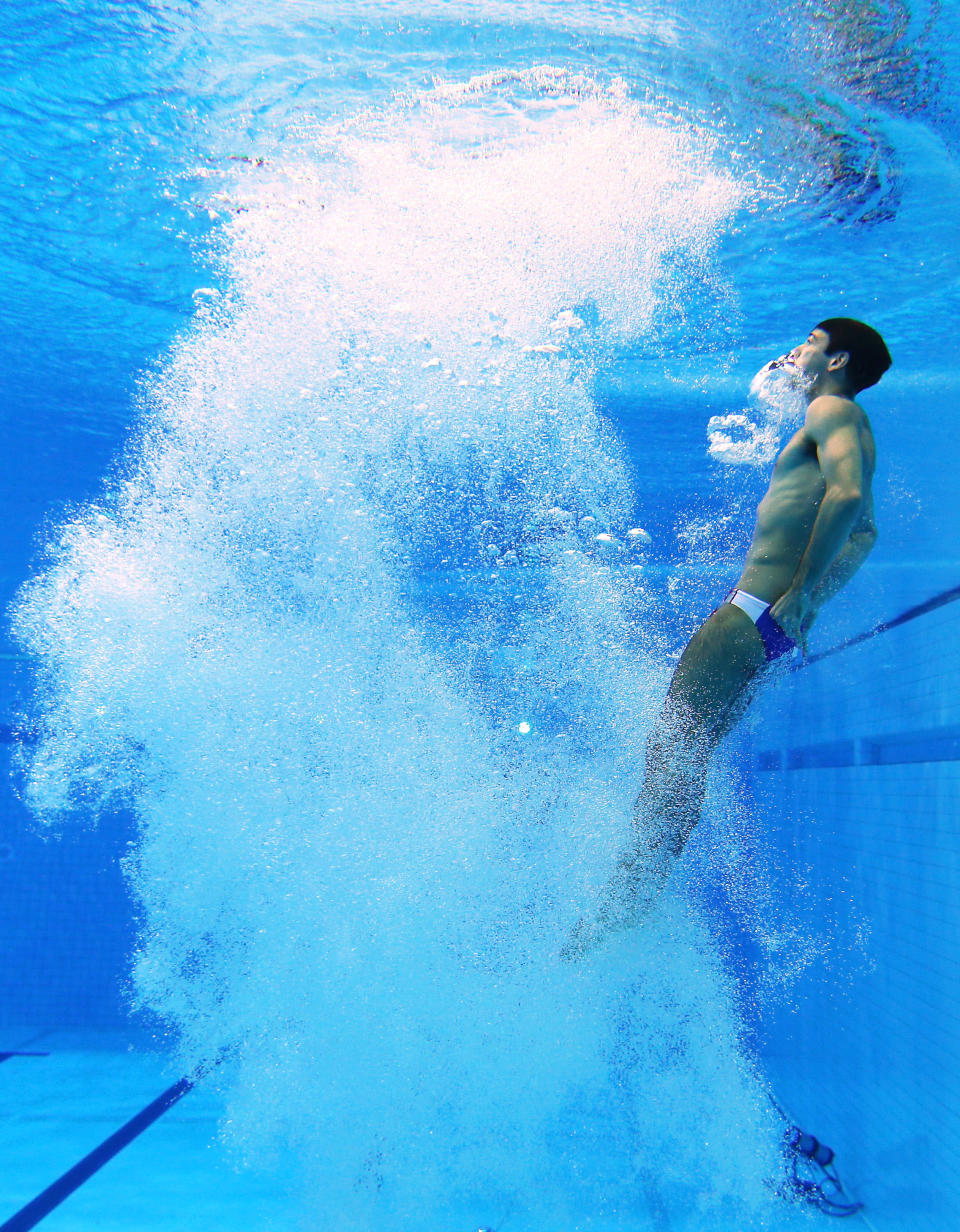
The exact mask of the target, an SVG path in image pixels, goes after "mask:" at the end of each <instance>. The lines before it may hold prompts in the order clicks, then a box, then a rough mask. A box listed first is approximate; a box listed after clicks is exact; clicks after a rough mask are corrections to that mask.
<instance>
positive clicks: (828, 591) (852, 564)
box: [810, 525, 877, 609]
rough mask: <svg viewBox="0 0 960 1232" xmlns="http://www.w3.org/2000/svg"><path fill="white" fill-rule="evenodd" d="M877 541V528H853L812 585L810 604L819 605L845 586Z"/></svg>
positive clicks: (815, 606)
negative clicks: (837, 552) (815, 583)
mask: <svg viewBox="0 0 960 1232" xmlns="http://www.w3.org/2000/svg"><path fill="white" fill-rule="evenodd" d="M876 541H877V529H876V527H875V526H873V525H871V526H870V527H869V529H864V530H859V529H856V528H855V529H854V530H853V531H852V532H851V534H850V538H849V539H848V540H847V542H846V543H845V544H844V546H843V548H842V550H841V552H840V555H839V556H838V557H837V559H836V560H835V561H834V562H833V564H832V565H831V566H830V568H829V569H828V570H827V572H826V573H825V574H824V575H823V577H822V578H821V579H820V582H819V583H818V584H817V585H816V586H815V587H814V589H813V593H812V594H811V595H810V606H811V607H812V608H814V609H816V608H819V607H821V606H822V605H823V604H824V603H826V601H827V600H828V599H832V598H833V596H834V595H835V594H838V593H839V592H840V591H841V590H843V588H844V586H846V584H847V582H849V581H850V579H851V578H852V577H853V575H854V574H855V573H856V572H857V570H858V569H859V568H860V566H861V565H862V564H863V562H864V561H865V560H866V559H867V557H868V556H869V555H870V553H871V552H872V551H873V545H874V544H875V543H876Z"/></svg>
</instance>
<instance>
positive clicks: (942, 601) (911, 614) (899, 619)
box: [790, 586, 960, 672]
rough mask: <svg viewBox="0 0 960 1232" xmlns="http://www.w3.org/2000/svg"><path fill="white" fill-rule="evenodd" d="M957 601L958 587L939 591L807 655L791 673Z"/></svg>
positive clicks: (959, 593) (959, 589) (959, 587)
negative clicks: (841, 640)
mask: <svg viewBox="0 0 960 1232" xmlns="http://www.w3.org/2000/svg"><path fill="white" fill-rule="evenodd" d="M957 599H960V586H951V587H950V589H949V590H943V591H941V592H940V594H939V595H934V596H933V598H932V599H925V600H924V601H923V603H918V604H916V605H915V606H914V607H908V608H907V609H906V611H904V612H901V613H900V615H899V616H893V617H891V618H890V620H881V621H880V623H879V624H878V625H874V626H873V628H872V629H867V630H866V632H865V633H858V634H857V635H856V637H850V638H847V640H846V641H845V642H840V643H839V645H837V646H831V647H830V649H829V650H821V651H819V652H818V653H817V654H812V655H807V657H806V658H805V659H804V660H803V662H802V663H796V664H794V665H793V666H792V667H791V668H790V670H791V671H792V672H799V671H802V670H803V668H805V667H809V666H810V665H811V664H812V663H819V662H820V660H821V659H829V658H830V656H831V655H835V654H839V653H840V651H841V650H851V649H852V648H853V647H854V646H859V645H860V643H861V642H868V641H870V639H871V638H872V637H878V636H879V635H880V634H881V633H886V632H888V630H890V629H896V628H898V627H899V626H900V625H905V624H907V623H908V622H909V621H911V620H916V619H917V617H918V616H926V614H927V613H928V612H935V611H936V610H937V608H938V607H946V605H947V604H948V603H955V602H956V600H957Z"/></svg>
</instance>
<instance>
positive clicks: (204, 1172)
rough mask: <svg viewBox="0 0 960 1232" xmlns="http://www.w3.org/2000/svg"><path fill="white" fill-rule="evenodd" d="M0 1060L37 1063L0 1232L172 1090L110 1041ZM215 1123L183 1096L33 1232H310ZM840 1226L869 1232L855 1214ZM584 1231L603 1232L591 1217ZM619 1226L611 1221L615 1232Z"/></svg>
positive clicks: (5, 1093)
mask: <svg viewBox="0 0 960 1232" xmlns="http://www.w3.org/2000/svg"><path fill="white" fill-rule="evenodd" d="M4 1052H37V1053H46V1054H47V1055H45V1056H11V1057H9V1058H8V1059H7V1060H5V1061H4V1062H3V1063H2V1064H0V1159H2V1160H3V1164H4V1167H3V1169H2V1173H0V1176H2V1179H0V1226H2V1221H5V1220H7V1219H9V1218H10V1217H11V1216H12V1215H14V1214H15V1213H16V1212H17V1211H19V1210H20V1209H21V1208H22V1207H23V1206H25V1205H26V1204H27V1203H28V1202H30V1201H31V1200H32V1199H33V1198H35V1197H36V1196H37V1195H38V1194H39V1193H41V1192H42V1191H43V1190H45V1189H46V1188H47V1186H49V1185H51V1184H52V1183H53V1182H54V1181H56V1180H57V1179H58V1178H59V1177H60V1176H62V1175H63V1173H65V1172H66V1171H67V1170H68V1169H69V1168H71V1167H72V1166H73V1165H74V1164H76V1163H77V1162H78V1161H79V1160H80V1159H82V1158H83V1157H84V1156H85V1155H86V1154H87V1153H88V1152H90V1151H92V1150H93V1149H94V1148H95V1147H97V1146H98V1145H99V1144H100V1143H102V1142H103V1141H104V1139H106V1138H108V1137H109V1136H110V1135H111V1134H112V1133H114V1132H115V1131H116V1130H118V1129H119V1128H120V1127H121V1126H122V1125H124V1124H125V1123H126V1122H127V1121H129V1120H130V1118H131V1117H133V1116H134V1115H136V1113H138V1112H139V1111H140V1110H141V1109H142V1108H144V1107H145V1106H146V1105H147V1104H149V1103H151V1102H152V1101H153V1100H154V1099H156V1098H157V1097H158V1096H159V1095H161V1094H162V1093H163V1092H164V1091H166V1090H167V1089H168V1088H169V1087H170V1086H171V1085H172V1083H173V1082H174V1081H175V1078H174V1077H172V1076H171V1073H170V1068H169V1063H168V1059H167V1058H166V1057H164V1056H163V1055H162V1054H160V1053H151V1052H147V1051H140V1050H135V1049H133V1048H132V1047H131V1046H130V1045H129V1043H128V1042H127V1041H126V1040H125V1039H123V1038H122V1037H120V1036H114V1035H110V1034H92V1033H86V1032H85V1033H78V1032H65V1031H39V1030H32V1031H31V1030H26V1029H25V1030H22V1031H0V1053H4ZM219 1115H220V1104H219V1102H218V1100H217V1099H216V1097H215V1096H214V1095H213V1094H212V1093H211V1092H209V1091H205V1090H204V1089H203V1088H202V1087H196V1088H194V1089H193V1090H192V1091H190V1092H188V1094H187V1095H185V1096H184V1098H183V1099H181V1100H180V1101H179V1102H178V1103H176V1104H175V1105H174V1106H173V1107H171V1108H170V1109H168V1110H167V1111H166V1112H165V1113H164V1114H163V1115H162V1116H161V1117H160V1118H159V1119H158V1120H157V1121H155V1122H154V1123H153V1124H152V1125H151V1126H150V1127H149V1128H147V1129H146V1130H144V1131H143V1132H142V1133H141V1134H140V1135H139V1136H138V1137H137V1138H135V1139H134V1140H133V1141H132V1142H130V1143H129V1145H127V1146H126V1147H125V1148H124V1149H123V1150H121V1151H120V1152H119V1154H118V1155H116V1156H115V1157H114V1158H112V1159H111V1160H109V1162H107V1163H106V1164H104V1166H103V1167H102V1168H101V1169H100V1170H99V1171H98V1172H97V1173H96V1174H95V1175H93V1176H92V1177H91V1178H90V1179H89V1180H87V1181H86V1182H85V1183H84V1184H82V1185H81V1186H80V1187H79V1188H78V1189H77V1190H76V1191H75V1192H73V1193H72V1194H70V1196H69V1197H67V1198H66V1199H65V1200H64V1201H63V1202H62V1204H61V1205H59V1206H57V1207H56V1209H55V1210H53V1211H52V1212H51V1213H50V1214H49V1215H47V1216H46V1217H45V1218H44V1219H43V1221H42V1227H43V1229H44V1232H89V1230H90V1229H91V1228H96V1229H97V1232H187V1230H189V1232H196V1229H203V1232H303V1229H304V1228H305V1227H307V1226H310V1227H311V1229H315V1228H316V1224H315V1223H314V1222H313V1221H311V1222H310V1224H309V1225H308V1224H307V1223H306V1222H305V1221H304V1218H303V1216H302V1214H301V1213H300V1211H299V1209H298V1207H297V1203H296V1201H295V1199H294V1198H293V1197H292V1195H291V1194H290V1192H289V1189H288V1187H287V1185H286V1184H285V1183H284V1178H283V1176H282V1175H280V1174H279V1173H276V1172H275V1173H272V1174H271V1173H270V1172H260V1171H256V1172H255V1171H252V1170H246V1171H237V1170H236V1169H235V1167H234V1165H233V1163H232V1161H231V1158H230V1157H229V1155H228V1152H227V1150H226V1148H225V1147H224V1146H223V1145H222V1144H221V1143H220V1142H219V1141H218V1140H217V1136H216V1126H217V1119H218V1117H219ZM775 1218H776V1224H775V1225H772V1226H771V1232H793V1230H795V1229H796V1230H798V1232H799V1230H800V1229H804V1230H806V1232H810V1229H812V1228H816V1227H825V1226H828V1225H830V1224H833V1223H834V1221H833V1220H829V1219H827V1218H826V1217H825V1216H822V1215H818V1214H817V1213H815V1212H809V1213H808V1212H807V1211H805V1210H802V1209H799V1208H791V1207H789V1206H784V1207H783V1208H782V1210H781V1212H779V1213H778V1214H777V1215H776V1216H775ZM845 1222H847V1225H848V1226H850V1227H866V1228H870V1227H871V1226H872V1225H871V1224H870V1222H869V1221H867V1220H864V1219H862V1217H857V1218H855V1219H852V1220H849V1221H845ZM334 1224H335V1221H333V1222H332V1224H331V1226H334ZM488 1226H489V1227H490V1228H491V1229H495V1230H496V1232H500V1229H501V1227H502V1229H503V1232H577V1228H576V1227H575V1226H574V1227H570V1228H567V1229H553V1228H550V1229H547V1228H543V1227H539V1226H538V1227H534V1226H533V1225H532V1224H530V1223H529V1222H528V1220H527V1219H524V1218H523V1217H522V1216H520V1215H519V1214H513V1215H508V1216H507V1217H506V1218H504V1212H503V1211H502V1210H491V1212H490V1216H489V1222H488ZM584 1226H585V1227H586V1226H589V1229H590V1232H604V1229H603V1228H602V1227H600V1226H599V1225H598V1223H597V1222H596V1220H595V1219H591V1220H588V1221H586V1222H585V1225H584ZM624 1226H625V1225H624V1224H623V1223H622V1222H619V1221H618V1222H617V1224H616V1228H617V1230H618V1232H623V1228H624ZM611 1228H612V1225H611ZM648 1229H650V1230H651V1232H701V1229H700V1228H698V1227H696V1226H694V1225H693V1224H691V1223H690V1221H689V1220H688V1219H684V1218H683V1217H682V1216H672V1215H671V1216H669V1217H668V1216H667V1215H665V1214H664V1213H663V1212H662V1211H658V1212H657V1213H656V1214H653V1213H651V1216H650V1218H649V1219H643V1217H642V1216H641V1217H639V1219H638V1222H637V1224H636V1232H647V1230H648ZM371 1232H372V1230H371ZM424 1232H477V1220H476V1217H475V1215H471V1216H470V1217H465V1218H460V1217H458V1216H457V1213H456V1212H454V1211H451V1213H450V1218H449V1220H448V1221H445V1226H444V1227H443V1228H437V1229H432V1228H431V1229H424ZM703 1232H705V1230H703ZM711 1232H723V1230H720V1229H712V1230H711ZM729 1232H739V1229H737V1230H735V1229H730V1230H729Z"/></svg>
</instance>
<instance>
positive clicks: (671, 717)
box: [563, 604, 766, 958]
mask: <svg viewBox="0 0 960 1232" xmlns="http://www.w3.org/2000/svg"><path fill="white" fill-rule="evenodd" d="M765 664H766V654H765V652H764V649H763V642H762V640H761V638H760V634H759V633H758V632H757V630H756V626H755V625H754V624H753V621H752V620H751V619H750V618H749V616H747V615H746V613H745V612H742V611H741V610H740V609H739V608H737V607H733V606H731V605H730V604H725V605H724V606H723V607H720V608H718V609H717V610H716V611H715V612H714V613H713V614H712V615H711V616H710V617H709V618H708V619H707V620H706V621H705V622H704V623H703V624H702V625H701V626H700V628H699V629H698V630H697V632H696V633H695V634H694V635H693V637H692V638H691V639H690V641H689V643H688V644H687V647H686V649H685V650H684V652H683V654H682V655H681V657H680V662H679V663H678V664H677V668H676V671H675V672H674V674H673V679H672V681H671V682H670V688H669V691H668V692H667V697H666V700H665V701H664V703H663V707H662V708H661V711H660V714H659V716H658V718H657V722H656V723H655V724H654V727H653V730H652V731H651V733H650V735H649V737H648V739H647V761H646V770H645V774H644V782H643V788H642V790H641V792H640V794H639V796H638V798H637V802H636V805H635V806H634V815H633V839H632V841H631V843H630V845H629V846H628V847H627V849H626V850H625V851H624V852H623V854H622V855H621V856H620V859H619V860H618V861H617V865H616V868H615V870H614V874H613V876H612V878H611V880H610V883H609V885H608V886H607V888H606V890H605V891H604V894H603V897H602V899H601V902H600V906H599V910H598V912H597V915H596V917H595V919H594V920H591V921H588V920H581V921H580V923H579V924H578V925H577V927H576V928H575V929H574V932H573V935H572V937H571V939H570V941H569V942H568V943H567V945H566V946H565V947H564V949H563V956H564V957H566V958H575V957H578V956H580V955H582V954H584V953H586V952H587V951H588V950H590V949H592V948H593V947H594V946H595V945H597V944H598V943H599V942H600V941H601V940H602V938H603V937H604V935H605V934H606V933H608V932H610V931H613V930H617V929H623V928H629V927H631V926H633V925H635V924H638V923H639V922H640V921H641V920H642V919H643V918H644V917H645V916H646V914H647V913H648V911H649V910H650V907H651V906H652V904H653V903H654V902H655V901H656V899H657V897H658V896H659V894H660V892H661V891H662V889H663V886H664V884H665V883H666V881H667V878H668V877H669V875H670V871H671V869H672V867H673V865H674V863H675V861H676V860H677V858H678V857H679V855H680V853H681V852H682V851H683V847H684V844H685V843H686V841H687V839H688V838H689V837H690V833H691V831H692V830H693V828H694V826H695V825H696V824H697V822H698V821H699V819H700V811H701V808H702V805H703V794H704V787H705V783H706V775H707V769H708V766H709V762H710V756H711V754H712V753H713V751H714V749H715V748H716V746H717V744H718V743H719V741H720V739H721V738H722V737H723V736H724V735H725V734H726V732H727V731H728V730H729V729H730V727H731V726H732V720H733V719H735V718H739V717H741V716H742V714H743V711H744V709H745V706H744V699H745V698H747V700H748V699H749V695H748V693H747V689H748V686H749V684H750V682H751V681H752V680H753V679H754V677H755V676H756V675H757V673H758V672H759V671H760V669H761V668H763V667H764V666H765Z"/></svg>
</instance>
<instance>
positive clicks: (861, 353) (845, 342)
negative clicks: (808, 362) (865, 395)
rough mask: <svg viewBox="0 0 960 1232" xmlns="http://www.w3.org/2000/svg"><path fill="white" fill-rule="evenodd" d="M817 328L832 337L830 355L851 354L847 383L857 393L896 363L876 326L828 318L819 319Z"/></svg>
mask: <svg viewBox="0 0 960 1232" xmlns="http://www.w3.org/2000/svg"><path fill="white" fill-rule="evenodd" d="M817 329H822V330H823V331H824V332H825V333H826V334H827V335H828V337H829V339H830V341H829V343H828V344H827V354H828V355H834V354H836V352H837V351H846V352H847V354H848V355H849V356H850V358H849V359H848V360H847V382H848V384H849V385H850V386H851V387H852V389H853V392H854V393H855V394H858V393H859V392H860V390H861V389H869V388H870V386H871V385H876V383H877V381H879V380H880V378H881V377H882V376H883V374H884V373H885V372H886V370H887V369H888V368H889V367H890V365H891V364H892V363H893V360H892V359H891V358H890V352H889V351H888V350H887V344H886V343H885V342H884V340H883V339H882V338H881V337H880V335H879V334H878V333H877V331H876V330H875V329H871V327H870V326H869V325H864V323H863V322H862V321H855V320H854V319H853V317H828V318H827V320H826V321H821V322H820V324H819V325H818V326H817Z"/></svg>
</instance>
